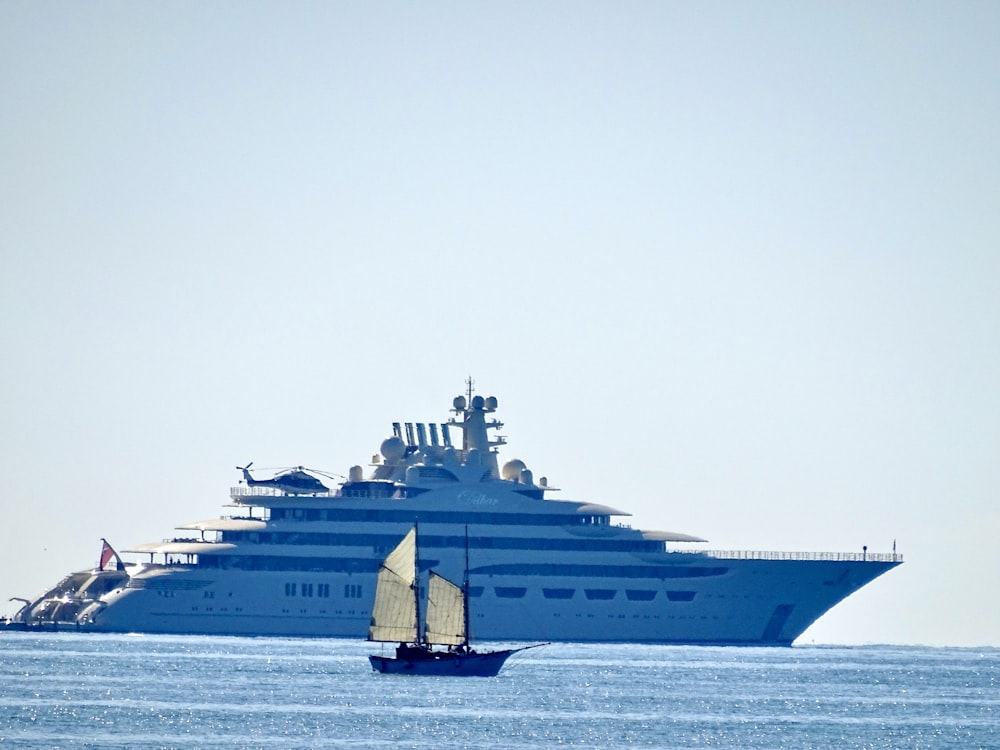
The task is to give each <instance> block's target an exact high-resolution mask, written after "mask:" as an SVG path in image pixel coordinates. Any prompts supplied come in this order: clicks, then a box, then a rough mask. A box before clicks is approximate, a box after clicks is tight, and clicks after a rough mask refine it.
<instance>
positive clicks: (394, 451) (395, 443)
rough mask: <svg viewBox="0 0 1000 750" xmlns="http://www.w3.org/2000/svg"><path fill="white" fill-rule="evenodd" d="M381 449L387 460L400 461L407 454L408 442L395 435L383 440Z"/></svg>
mask: <svg viewBox="0 0 1000 750" xmlns="http://www.w3.org/2000/svg"><path fill="white" fill-rule="evenodd" d="M379 451H380V452H381V453H382V455H383V456H385V460H386V461H398V460H399V459H401V458H402V457H403V456H405V455H406V443H404V442H403V441H402V440H401V439H400V438H398V437H396V436H395V435H393V436H392V437H388V438H386V439H385V440H383V441H382V445H381V446H380V447H379Z"/></svg>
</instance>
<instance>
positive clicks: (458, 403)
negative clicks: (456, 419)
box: [451, 396, 465, 411]
mask: <svg viewBox="0 0 1000 750" xmlns="http://www.w3.org/2000/svg"><path fill="white" fill-rule="evenodd" d="M451 405H452V406H454V407H455V411H465V396H455V400H454V401H452V402H451Z"/></svg>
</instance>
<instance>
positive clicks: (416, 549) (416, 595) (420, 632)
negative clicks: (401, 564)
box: [412, 521, 427, 646]
mask: <svg viewBox="0 0 1000 750" xmlns="http://www.w3.org/2000/svg"><path fill="white" fill-rule="evenodd" d="M418 527H419V524H418V523H417V522H416V521H414V522H413V586H412V589H413V602H414V605H415V607H416V613H417V643H418V644H419V645H422V646H426V645H427V629H426V628H421V627H420V530H419V528H418Z"/></svg>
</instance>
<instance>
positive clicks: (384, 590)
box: [368, 529, 417, 643]
mask: <svg viewBox="0 0 1000 750" xmlns="http://www.w3.org/2000/svg"><path fill="white" fill-rule="evenodd" d="M416 559H417V530H416V529H410V531H409V533H407V535H406V536H405V537H403V541H401V542H400V543H399V544H398V545H397V546H396V549H394V550H393V551H392V552H390V553H389V556H388V557H387V558H385V562H383V563H382V565H380V566H379V569H378V582H377V584H376V586H375V606H374V607H372V621H371V625H370V626H369V628H368V640H370V641H397V642H399V643H412V642H413V641H416V639H417V597H416V590H415V588H414V579H415V576H416Z"/></svg>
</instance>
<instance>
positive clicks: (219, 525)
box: [177, 518, 267, 531]
mask: <svg viewBox="0 0 1000 750" xmlns="http://www.w3.org/2000/svg"><path fill="white" fill-rule="evenodd" d="M266 526H267V523H265V522H264V521H259V520H257V519H256V518H214V519H212V520H210V521H195V522H194V523H186V524H184V525H183V526H178V527H177V528H178V529H183V530H186V531H260V530H261V529H263V528H265V527H266Z"/></svg>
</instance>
